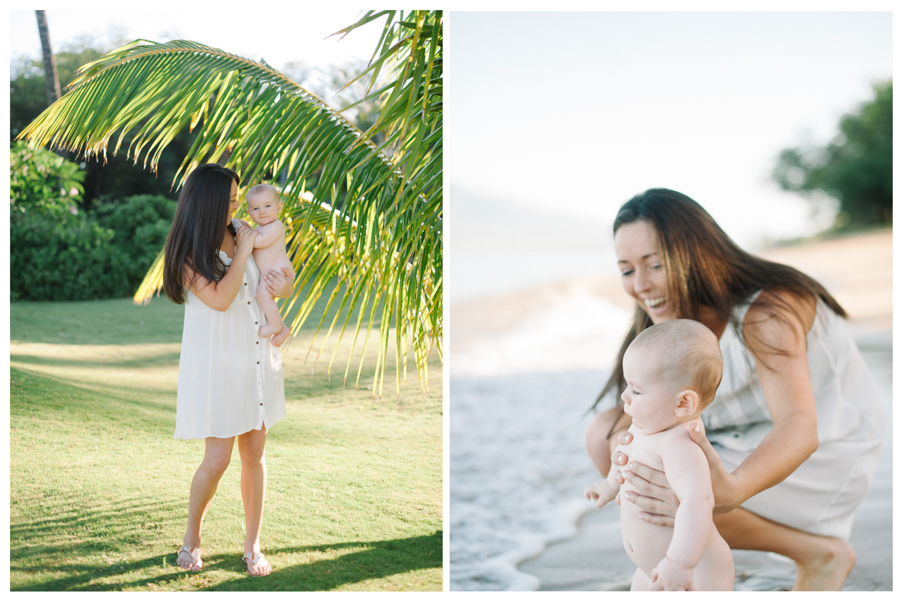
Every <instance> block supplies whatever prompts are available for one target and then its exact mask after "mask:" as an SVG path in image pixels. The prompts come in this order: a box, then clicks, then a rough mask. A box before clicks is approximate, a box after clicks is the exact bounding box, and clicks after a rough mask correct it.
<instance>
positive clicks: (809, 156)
mask: <svg viewBox="0 0 900 600" xmlns="http://www.w3.org/2000/svg"><path fill="white" fill-rule="evenodd" d="M893 89H894V88H893V81H888V82H887V83H882V84H876V85H875V86H874V90H875V98H874V99H873V100H872V101H871V102H867V103H865V104H863V105H862V107H860V109H859V110H858V111H857V112H856V113H850V114H847V115H844V116H843V117H842V118H841V121H840V134H839V135H838V136H837V137H836V138H835V139H834V140H833V141H832V142H831V143H830V144H828V145H827V146H825V147H824V148H803V149H801V148H789V149H787V150H783V151H782V152H781V154H780V155H779V158H778V164H777V165H776V167H775V170H774V171H773V173H772V178H773V179H774V180H775V181H776V182H777V183H778V184H779V185H780V186H781V188H782V189H784V190H788V191H792V192H798V193H800V194H804V195H807V196H811V195H812V194H813V193H815V192H824V193H826V194H828V195H829V196H831V197H832V198H835V199H837V200H838V202H839V203H840V212H839V213H838V216H837V219H836V221H835V225H836V226H837V227H838V228H843V227H847V226H871V225H880V224H890V223H891V222H892V216H893V215H892V198H893V164H892V162H893Z"/></svg>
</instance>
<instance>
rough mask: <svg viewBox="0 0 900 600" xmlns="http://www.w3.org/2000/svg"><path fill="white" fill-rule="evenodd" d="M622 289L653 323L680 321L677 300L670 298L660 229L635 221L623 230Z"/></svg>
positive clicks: (619, 250) (619, 237)
mask: <svg viewBox="0 0 900 600" xmlns="http://www.w3.org/2000/svg"><path fill="white" fill-rule="evenodd" d="M615 245H616V255H617V256H618V257H619V270H620V271H621V272H622V286H623V287H624V288H625V291H626V292H627V293H628V295H629V296H631V297H632V298H634V299H635V300H637V301H638V303H639V304H640V305H641V308H643V309H644V310H645V311H646V312H647V314H648V315H649V316H650V320H651V321H653V323H662V322H663V321H669V320H671V319H677V318H678V315H677V314H676V313H675V308H674V304H675V303H674V301H673V299H672V298H670V297H669V295H668V287H669V285H668V279H667V277H666V270H665V267H664V266H663V262H662V258H663V257H662V251H661V249H660V247H659V239H658V237H657V235H656V227H654V226H653V224H652V223H650V222H648V221H633V222H631V223H625V224H624V225H622V226H620V227H619V230H618V231H617V232H616V237H615Z"/></svg>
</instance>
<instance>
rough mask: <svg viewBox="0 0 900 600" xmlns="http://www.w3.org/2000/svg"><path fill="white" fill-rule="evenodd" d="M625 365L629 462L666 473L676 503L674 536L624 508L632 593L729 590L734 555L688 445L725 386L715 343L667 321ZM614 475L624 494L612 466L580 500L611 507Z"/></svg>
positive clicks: (700, 331)
mask: <svg viewBox="0 0 900 600" xmlns="http://www.w3.org/2000/svg"><path fill="white" fill-rule="evenodd" d="M622 365H623V369H624V374H625V382H626V383H627V387H626V388H625V391H624V392H623V394H622V400H623V401H624V402H625V413H626V414H628V415H630V416H631V419H632V424H631V427H630V429H629V432H630V433H631V434H632V435H633V436H634V439H633V441H632V442H631V444H630V445H629V446H628V449H629V458H631V459H632V460H635V461H639V462H641V463H643V464H645V465H648V466H652V467H653V468H655V469H657V470H660V471H664V472H665V474H666V477H667V478H668V480H669V484H670V485H671V487H672V490H673V491H674V492H675V494H676V495H677V496H678V500H679V501H680V505H679V507H678V511H677V513H676V515H675V527H674V528H668V527H659V526H657V525H652V524H650V523H648V522H646V521H643V520H641V519H640V517H639V513H640V509H639V508H638V507H637V506H635V505H634V504H632V503H631V502H623V503H622V538H623V541H624V543H625V550H626V552H628V556H629V557H630V558H631V560H632V561H633V562H634V564H635V565H636V566H637V567H638V568H637V571H635V574H634V579H633V580H632V583H631V590H632V591H641V590H695V589H696V590H733V589H734V561H733V559H732V556H731V550H730V549H729V547H728V544H727V543H726V542H725V540H724V539H723V538H722V536H721V535H719V532H718V531H717V530H716V527H715V525H713V519H712V515H713V507H714V505H715V502H714V499H713V492H712V482H711V479H710V472H709V463H708V462H707V460H706V457H705V455H704V454H703V451H702V450H701V449H700V447H699V446H698V445H697V444H695V443H694V442H693V441H692V440H691V437H690V429H691V428H692V427H694V428H697V427H702V423H701V421H700V413H701V412H703V409H704V408H706V406H708V405H709V404H710V403H711V402H712V401H713V399H714V398H715V395H716V389H717V388H718V387H719V383H720V381H721V379H722V355H721V353H720V352H719V343H718V340H717V339H716V336H715V335H714V334H713V333H712V331H710V330H709V329H707V328H706V327H705V326H704V325H702V324H700V323H698V322H697V321H691V320H686V319H675V320H672V321H666V322H664V323H660V324H658V325H654V326H653V327H650V328H648V329H645V330H644V331H643V332H642V333H641V334H640V335H638V336H637V337H636V338H635V340H634V341H633V342H632V343H631V345H630V346H629V347H628V350H627V351H626V352H625V356H624V358H623V361H622ZM619 472H622V475H623V477H624V479H625V483H624V484H622V487H623V488H624V489H623V490H622V491H623V492H628V491H630V490H631V489H632V488H631V486H630V484H629V475H630V473H629V472H628V470H627V469H626V468H624V467H620V466H619V465H613V467H612V468H611V469H610V472H609V475H608V476H607V478H606V480H604V481H601V482H599V483H597V484H594V485H592V486H590V487H588V488H587V489H586V490H585V491H584V495H585V497H586V498H588V499H590V500H594V501H596V503H597V506H603V505H605V504H606V503H608V502H609V501H611V500H613V499H614V498H615V497H616V494H617V493H618V492H619V488H620V484H619V483H618V481H617V476H618V474H619Z"/></svg>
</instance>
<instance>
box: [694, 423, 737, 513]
mask: <svg viewBox="0 0 900 600" xmlns="http://www.w3.org/2000/svg"><path fill="white" fill-rule="evenodd" d="M691 440H693V441H694V443H695V444H697V445H698V446H700V449H701V450H703V454H705V455H706V460H707V462H709V474H710V477H711V478H712V488H713V496H715V499H716V506H715V508H714V509H713V514H714V515H718V514H721V513H726V512H729V511H731V510H734V509H735V508H737V507H738V506H740V505H741V502H743V500H741V498H740V495H739V492H738V486H737V482H736V481H735V477H734V475H732V474H731V473H729V472H728V471H726V470H725V465H723V464H722V459H721V458H719V453H718V452H716V449H715V448H713V447H712V444H711V443H710V442H709V440H708V439H706V430H705V429H704V428H703V427H700V426H697V427H692V428H691Z"/></svg>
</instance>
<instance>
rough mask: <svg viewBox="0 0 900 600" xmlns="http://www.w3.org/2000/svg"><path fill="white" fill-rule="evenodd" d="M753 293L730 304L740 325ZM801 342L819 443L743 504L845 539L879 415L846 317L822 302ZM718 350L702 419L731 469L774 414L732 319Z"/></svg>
mask: <svg viewBox="0 0 900 600" xmlns="http://www.w3.org/2000/svg"><path fill="white" fill-rule="evenodd" d="M757 296H758V293H757V294H755V295H753V296H752V297H751V298H750V299H749V301H748V302H747V303H746V304H741V305H738V306H737V307H735V309H734V315H735V317H736V318H737V321H738V323H740V324H741V326H742V325H743V321H744V317H745V315H746V314H747V310H748V309H749V307H750V304H752V303H753V301H754V300H755V299H756V297H757ZM806 344H807V356H808V360H809V374H810V379H811V380H812V388H813V393H814V395H815V399H816V416H817V429H818V435H819V447H818V449H817V450H816V451H815V452H814V453H813V454H812V456H810V457H809V458H808V459H807V460H806V461H805V462H804V463H803V464H802V465H800V466H799V467H798V468H797V470H796V471H794V472H793V473H792V474H791V475H790V476H788V478H787V479H785V480H784V481H782V482H781V483H779V484H777V485H775V486H774V487H771V488H769V489H767V490H764V491H762V492H760V493H759V494H757V495H755V496H753V497H752V498H750V499H748V500H747V501H746V502H744V504H743V505H742V507H743V508H745V509H747V510H749V511H750V512H753V513H755V514H757V515H759V516H761V517H764V518H766V519H769V520H770V521H775V522H778V523H782V524H784V525H788V526H789V527H793V528H795V529H800V530H803V531H806V532H809V533H812V534H816V535H824V536H829V537H837V538H843V539H847V538H849V537H850V529H851V527H852V525H853V515H854V512H855V511H856V507H857V506H859V503H860V502H862V499H863V498H864V497H865V495H866V492H867V491H868V490H869V487H870V485H871V483H872V477H873V476H874V473H875V468H876V466H877V463H878V454H879V451H880V449H881V442H882V439H883V437H884V431H885V427H884V414H883V411H882V409H881V405H880V403H879V400H878V393H877V390H876V388H875V383H874V381H873V380H872V376H871V375H870V374H869V371H868V368H867V367H866V365H865V363H864V362H863V359H862V356H861V355H860V353H859V350H858V349H857V347H856V344H855V343H854V341H853V338H852V337H851V336H850V332H849V331H848V329H847V325H846V322H845V321H844V319H842V318H841V317H838V316H837V315H835V314H834V312H833V311H832V310H831V309H830V308H828V306H826V305H825V304H824V303H823V302H822V301H821V300H818V301H817V305H816V318H815V321H814V322H813V325H812V328H811V329H810V331H809V334H808V335H807V337H806ZM719 347H720V348H721V351H722V359H723V361H724V369H723V371H724V372H723V376H722V383H721V385H720V386H719V389H718V391H717V393H716V398H715V400H714V401H713V403H712V404H710V405H709V407H707V408H706V410H705V411H704V412H703V417H702V418H703V423H704V425H705V426H706V433H707V437H708V438H709V440H710V441H711V442H712V444H713V446H714V447H715V449H716V451H718V453H719V456H720V457H721V459H722V462H723V463H724V465H725V467H726V469H727V470H728V471H734V470H735V469H736V468H737V467H738V465H740V464H741V463H742V462H743V461H744V459H745V458H747V456H749V454H750V453H751V452H752V451H753V450H754V449H755V448H756V447H757V446H758V445H759V444H760V442H761V441H762V439H763V438H764V437H765V436H766V434H767V433H768V432H769V431H770V430H771V429H772V426H773V424H772V415H771V413H770V412H769V407H768V405H767V404H766V399H765V396H764V395H763V392H762V388H761V387H760V384H759V375H758V374H757V372H756V361H755V359H754V357H753V355H752V354H751V353H750V351H749V350H748V349H747V347H746V346H745V345H744V344H743V343H741V341H740V339H739V338H738V335H737V331H736V329H735V325H734V323H729V324H728V326H727V327H726V329H725V332H724V333H723V334H722V337H721V339H720V340H719Z"/></svg>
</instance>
